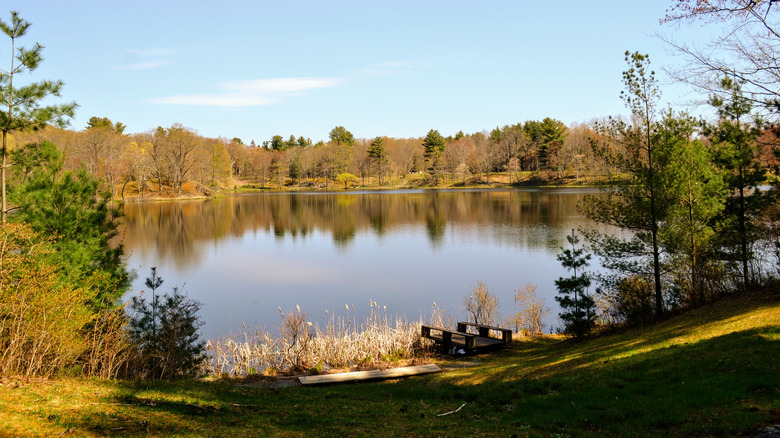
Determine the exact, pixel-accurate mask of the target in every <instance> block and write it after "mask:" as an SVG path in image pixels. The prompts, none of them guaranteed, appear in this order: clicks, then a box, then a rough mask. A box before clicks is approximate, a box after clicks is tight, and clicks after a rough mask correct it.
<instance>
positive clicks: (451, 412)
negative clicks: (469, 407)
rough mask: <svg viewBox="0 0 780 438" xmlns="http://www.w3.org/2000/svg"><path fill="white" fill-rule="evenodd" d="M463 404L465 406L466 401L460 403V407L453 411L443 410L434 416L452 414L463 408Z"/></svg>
mask: <svg viewBox="0 0 780 438" xmlns="http://www.w3.org/2000/svg"><path fill="white" fill-rule="evenodd" d="M463 406H466V403H463V404H462V405H460V407H459V408H458V409H455V410H454V411H449V412H445V413H443V414H436V416H437V417H443V416H445V415H450V414H454V413H455V412H458V411H459V410H461V409H463Z"/></svg>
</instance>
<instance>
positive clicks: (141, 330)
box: [129, 268, 206, 379]
mask: <svg viewBox="0 0 780 438" xmlns="http://www.w3.org/2000/svg"><path fill="white" fill-rule="evenodd" d="M162 282H163V280H162V278H160V277H159V276H158V275H157V269H156V268H152V276H151V277H148V278H147V279H146V285H147V286H148V287H149V288H150V289H152V303H151V305H150V304H148V303H147V302H146V299H145V298H140V297H137V296H136V297H133V300H132V302H131V303H130V310H131V311H132V314H131V319H130V326H129V332H130V338H131V339H132V340H133V342H134V344H135V345H136V348H137V349H138V353H139V356H140V362H141V363H140V364H139V366H140V367H141V370H140V371H141V375H142V376H144V377H149V378H154V379H170V378H176V377H179V376H193V375H196V374H197V373H198V371H199V368H200V365H201V364H202V363H203V361H204V360H205V358H206V356H205V348H206V343H205V342H203V341H201V340H200V333H199V330H200V327H201V326H202V325H203V322H202V321H201V320H200V317H199V316H198V311H199V310H200V307H201V304H200V303H199V302H197V301H195V300H192V299H189V298H187V297H185V296H184V295H182V294H181V291H180V290H179V288H178V287H174V288H173V293H172V294H171V295H168V294H165V295H163V296H162V299H161V300H159V301H158V300H157V295H156V293H155V292H154V291H155V290H156V289H157V288H158V287H159V286H160V285H161V284H162Z"/></svg>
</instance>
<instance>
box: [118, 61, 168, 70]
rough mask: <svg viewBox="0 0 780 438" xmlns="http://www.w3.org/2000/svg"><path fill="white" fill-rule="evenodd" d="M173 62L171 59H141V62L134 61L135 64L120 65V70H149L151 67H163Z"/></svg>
mask: <svg viewBox="0 0 780 438" xmlns="http://www.w3.org/2000/svg"><path fill="white" fill-rule="evenodd" d="M171 64H173V61H172V60H170V59H157V60H154V61H142V62H136V63H135V64H127V65H120V66H119V69H120V70H149V69H152V68H159V67H164V66H166V65H171Z"/></svg>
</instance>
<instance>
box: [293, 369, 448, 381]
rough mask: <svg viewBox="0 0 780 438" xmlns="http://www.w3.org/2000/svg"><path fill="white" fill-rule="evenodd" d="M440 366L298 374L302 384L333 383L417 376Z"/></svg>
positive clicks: (435, 370) (432, 371)
mask: <svg viewBox="0 0 780 438" xmlns="http://www.w3.org/2000/svg"><path fill="white" fill-rule="evenodd" d="M439 371H441V368H439V367H438V366H436V364H428V365H417V366H412V367H401V368H389V369H386V370H371V371H353V372H350V373H340V374H322V375H319V376H300V377H298V380H299V381H300V382H301V384H302V385H328V384H333V383H348V382H360V381H366V380H386V379H397V378H399V377H409V376H418V375H422V374H430V373H438V372H439Z"/></svg>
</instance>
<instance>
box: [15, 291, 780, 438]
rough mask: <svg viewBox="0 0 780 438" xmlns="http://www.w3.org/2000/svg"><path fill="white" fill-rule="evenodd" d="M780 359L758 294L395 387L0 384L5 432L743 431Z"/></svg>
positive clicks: (760, 415)
mask: <svg viewBox="0 0 780 438" xmlns="http://www.w3.org/2000/svg"><path fill="white" fill-rule="evenodd" d="M779 359H780V294H779V293H778V292H777V291H776V290H775V291H762V292H760V293H753V294H750V295H747V296H743V297H737V298H729V299H725V300H723V301H721V302H719V303H717V304H715V305H712V306H709V307H706V308H701V309H698V310H696V311H693V312H690V313H688V314H685V315H681V316H677V317H674V318H671V319H669V320H667V321H664V322H662V323H660V324H657V325H654V326H652V327H647V328H643V329H635V330H628V331H625V332H623V333H618V334H611V335H605V336H602V337H599V338H596V339H593V340H591V341H587V342H580V343H577V342H572V341H561V339H560V338H557V337H544V338H540V339H534V340H522V341H520V342H515V343H514V344H513V345H512V347H511V348H508V349H505V350H503V351H502V352H500V353H497V354H494V355H483V356H477V357H470V358H463V359H445V360H442V361H441V362H440V365H441V366H442V367H445V368H447V369H448V371H445V372H443V373H438V374H433V375H428V376H420V377H414V378H409V379H404V380H396V381H387V382H376V383H362V384H350V385H339V386H329V387H312V388H310V387H291V388H279V389H273V388H270V387H263V386H257V385H255V386H252V385H248V384H246V383H247V382H238V381H180V382H113V381H100V380H85V379H59V380H52V381H32V382H26V381H15V380H4V381H2V386H0V435H48V436H60V434H62V436H107V435H110V436H238V437H241V436H267V435H274V436H295V437H298V436H301V437H303V436H371V437H382V436H420V437H423V436H425V437H427V436H523V437H524V436H528V437H562V436H569V437H591V436H592V437H600V436H639V437H645V436H647V437H655V436H680V437H683V436H685V437H688V436H735V435H740V434H744V433H750V432H755V431H756V430H757V429H759V428H761V427H762V426H766V425H770V424H779V423H780V364H779V363H780V360H779ZM474 361H477V362H479V364H478V365H476V366H465V367H457V365H459V364H460V365H462V364H465V363H467V362H474ZM464 403H465V404H466V405H465V406H464V407H463V408H462V409H461V410H460V411H458V412H455V413H452V414H450V415H446V416H438V415H437V414H441V413H445V412H449V411H453V410H456V409H457V408H458V407H459V406H461V405H462V404H464Z"/></svg>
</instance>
